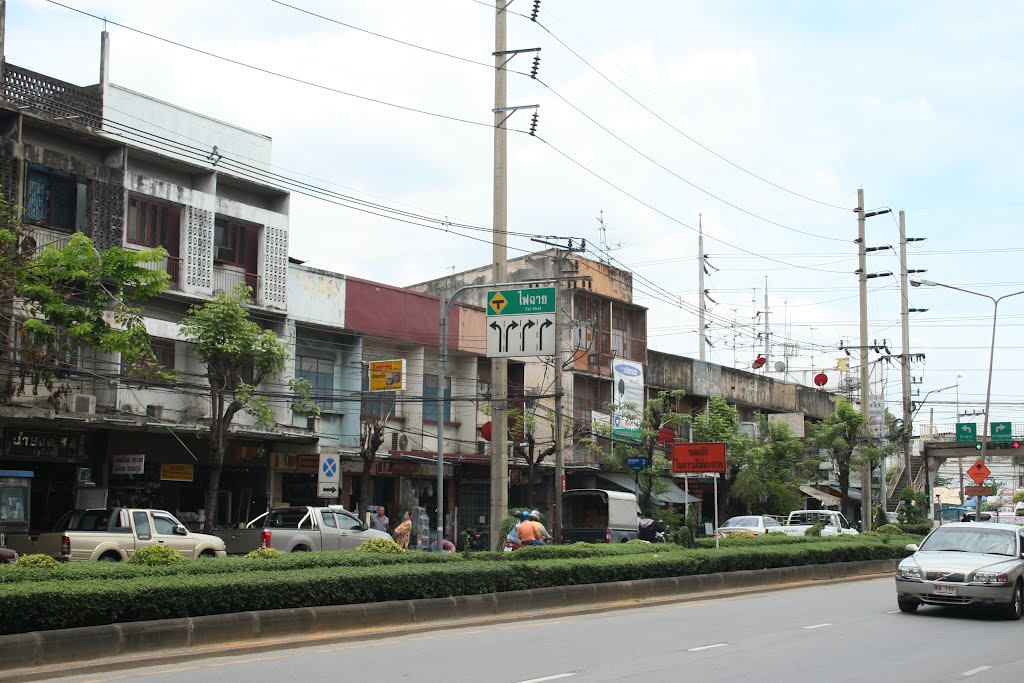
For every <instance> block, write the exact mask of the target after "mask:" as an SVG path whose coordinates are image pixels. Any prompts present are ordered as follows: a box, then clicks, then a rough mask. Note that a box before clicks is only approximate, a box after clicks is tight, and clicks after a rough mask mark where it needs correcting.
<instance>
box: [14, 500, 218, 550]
mask: <svg viewBox="0 0 1024 683" xmlns="http://www.w3.org/2000/svg"><path fill="white" fill-rule="evenodd" d="M62 520H64V521H63V523H61V524H60V526H63V527H64V530H63V531H51V532H46V533H42V534H10V535H8V536H7V547H9V548H11V549H13V550H15V551H17V552H19V553H21V554H22V555H27V554H29V553H42V554H46V555H50V556H52V557H55V558H57V559H59V560H64V561H80V560H110V561H114V562H119V561H121V560H127V559H128V558H129V557H130V556H131V554H132V553H134V552H135V551H136V550H138V549H139V548H142V547H144V546H147V545H165V546H167V547H169V548H175V549H177V550H180V551H181V553H182V554H183V555H184V556H185V557H186V558H189V559H193V558H196V557H224V555H225V552H224V541H223V540H221V539H219V538H217V537H216V536H208V535H206V534H196V533H192V532H191V531H189V530H188V529H187V528H186V527H185V525H183V524H182V523H181V522H179V521H178V520H177V519H176V518H175V517H174V516H173V515H172V514H171V513H169V512H166V511H164V510H146V509H133V508H97V509H92V510H74V511H72V513H71V514H70V515H65V516H64V517H63V518H62Z"/></svg>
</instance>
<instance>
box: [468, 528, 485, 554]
mask: <svg viewBox="0 0 1024 683" xmlns="http://www.w3.org/2000/svg"><path fill="white" fill-rule="evenodd" d="M489 539H490V533H489V532H488V531H487V530H486V529H478V528H476V527H472V526H471V527H466V546H467V548H468V549H469V550H490V549H491V546H490V540H489Z"/></svg>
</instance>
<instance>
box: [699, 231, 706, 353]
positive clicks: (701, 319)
mask: <svg viewBox="0 0 1024 683" xmlns="http://www.w3.org/2000/svg"><path fill="white" fill-rule="evenodd" d="M697 298H698V299H700V301H699V302H698V304H697V306H698V308H697V327H698V329H697V341H698V344H699V348H700V360H701V362H702V363H703V362H704V354H705V351H704V341H705V340H704V306H705V303H704V217H703V216H701V215H699V214H698V216H697Z"/></svg>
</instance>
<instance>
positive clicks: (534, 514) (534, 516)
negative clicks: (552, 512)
mask: <svg viewBox="0 0 1024 683" xmlns="http://www.w3.org/2000/svg"><path fill="white" fill-rule="evenodd" d="M529 517H530V519H533V520H536V521H538V522H539V521H540V512H538V511H537V510H534V511H533V512H531V513H530V515H529Z"/></svg>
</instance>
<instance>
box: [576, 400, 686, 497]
mask: <svg viewBox="0 0 1024 683" xmlns="http://www.w3.org/2000/svg"><path fill="white" fill-rule="evenodd" d="M684 396H685V393H684V392H682V391H660V392H658V395H657V396H655V397H654V398H651V399H648V400H647V405H645V406H636V405H633V404H631V403H626V404H623V405H615V404H609V405H608V406H607V409H608V410H609V411H610V412H613V413H617V414H619V415H621V416H622V417H623V419H624V420H625V421H626V422H635V423H637V424H638V425H639V429H638V431H637V433H636V434H635V436H632V437H626V436H622V435H617V434H614V433H613V430H612V427H611V425H597V426H596V430H597V433H596V435H595V436H593V437H591V438H590V439H587V440H585V441H584V445H585V447H586V448H587V450H588V451H589V452H590V453H591V454H592V455H594V456H596V457H597V458H600V459H601V466H602V467H603V468H605V469H609V470H623V469H625V468H626V459H627V458H638V457H642V458H647V462H648V466H647V467H645V468H643V469H642V470H640V471H638V472H635V473H634V477H635V478H636V482H637V491H638V495H637V500H638V502H639V504H640V509H641V510H645V509H650V507H651V498H652V497H653V496H655V495H657V494H659V493H664V492H665V491H666V490H667V489H668V485H667V484H666V483H665V481H664V480H663V479H662V475H663V474H664V473H665V472H666V471H668V469H669V466H670V465H671V462H670V460H669V454H668V453H667V452H666V449H665V448H664V447H663V446H660V445H659V444H658V438H659V436H660V430H661V429H663V428H666V427H670V428H678V427H679V426H680V425H682V424H684V423H686V422H689V420H690V416H689V415H687V414H686V413H681V412H678V411H677V410H676V405H677V404H678V402H679V401H680V400H681V399H682V398H683V397H684ZM609 440H610V446H611V447H610V449H609V448H608V446H607V445H606V444H607V443H608V441H609Z"/></svg>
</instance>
